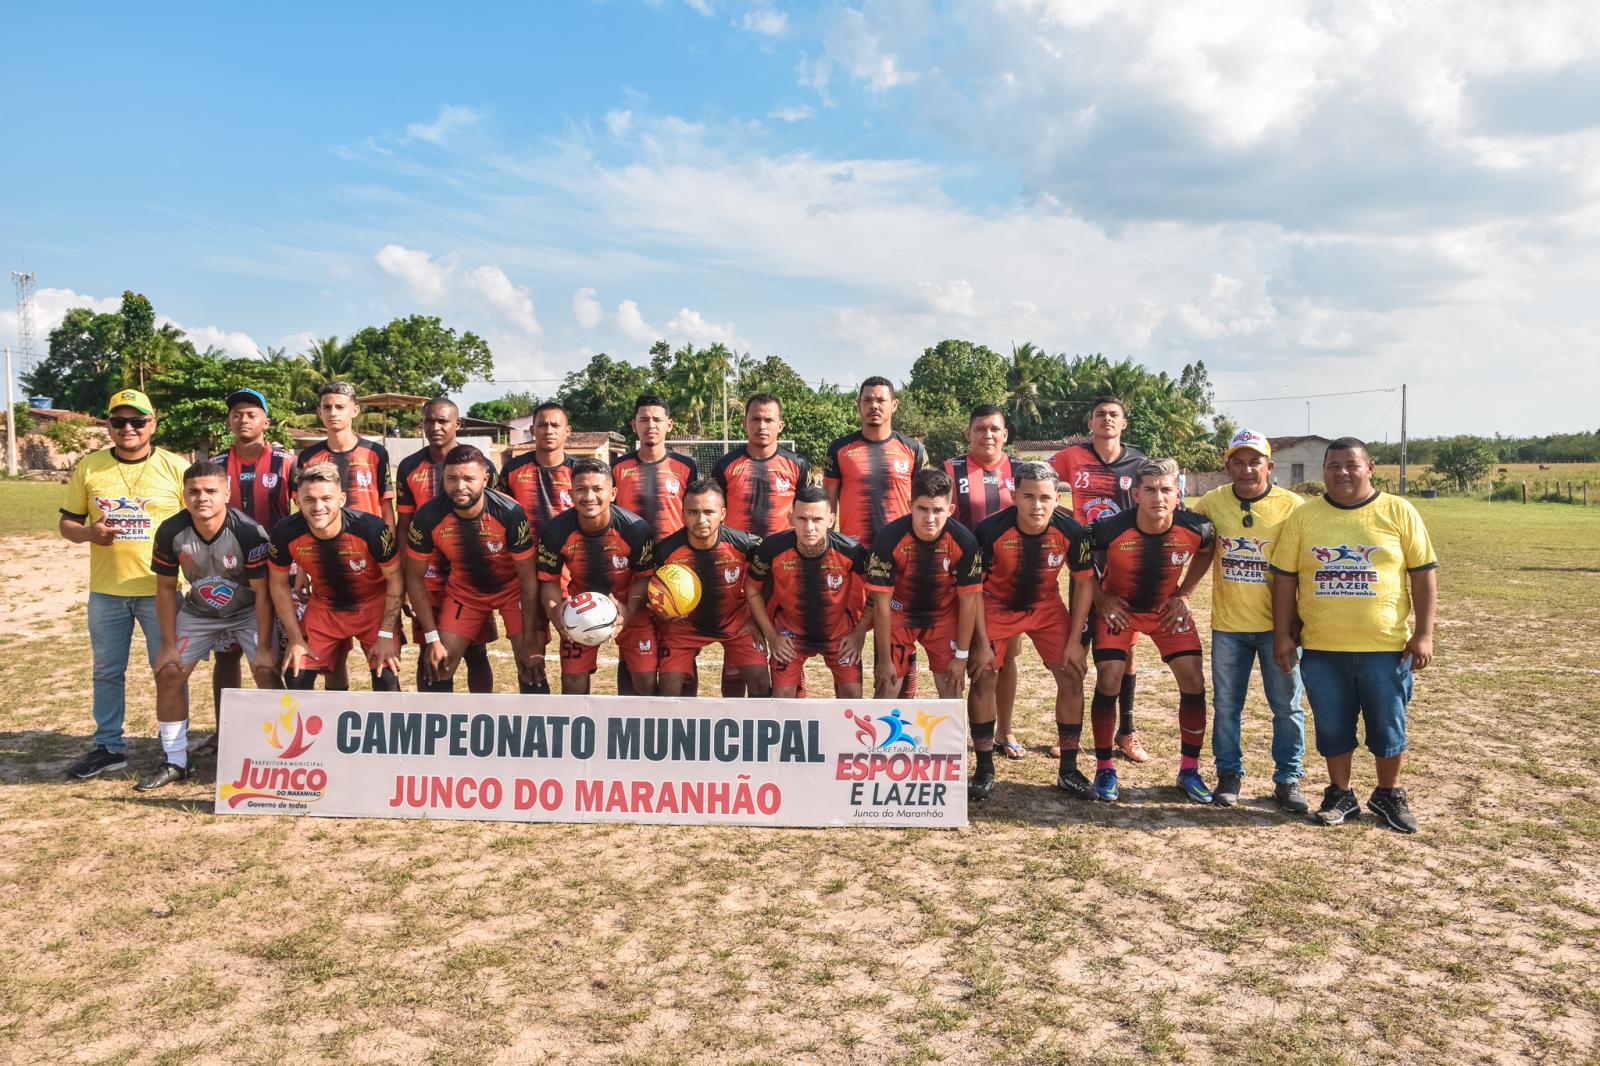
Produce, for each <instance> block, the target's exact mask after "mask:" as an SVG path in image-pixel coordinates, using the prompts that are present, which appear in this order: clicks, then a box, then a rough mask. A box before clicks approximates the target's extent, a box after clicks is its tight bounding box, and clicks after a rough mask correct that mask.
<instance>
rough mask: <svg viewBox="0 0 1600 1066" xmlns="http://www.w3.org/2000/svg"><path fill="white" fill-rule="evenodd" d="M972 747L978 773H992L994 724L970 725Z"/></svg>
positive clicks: (976, 723)
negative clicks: (975, 755)
mask: <svg viewBox="0 0 1600 1066" xmlns="http://www.w3.org/2000/svg"><path fill="white" fill-rule="evenodd" d="M972 747H973V750H974V751H975V752H976V754H977V756H978V763H977V766H978V772H979V773H990V774H993V773H994V723H993V722H974V723H972Z"/></svg>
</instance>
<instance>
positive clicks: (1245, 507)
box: [1239, 500, 1256, 529]
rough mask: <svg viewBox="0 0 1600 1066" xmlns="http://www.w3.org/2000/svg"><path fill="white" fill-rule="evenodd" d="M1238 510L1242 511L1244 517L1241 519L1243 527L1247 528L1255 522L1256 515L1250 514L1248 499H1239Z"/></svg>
mask: <svg viewBox="0 0 1600 1066" xmlns="http://www.w3.org/2000/svg"><path fill="white" fill-rule="evenodd" d="M1239 510H1241V511H1243V512H1244V519H1243V523H1244V528H1246V529H1249V528H1250V527H1251V526H1253V525H1255V524H1256V516H1255V515H1254V514H1252V513H1251V511H1250V501H1249V500H1240V501H1239Z"/></svg>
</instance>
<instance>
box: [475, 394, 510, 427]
mask: <svg viewBox="0 0 1600 1066" xmlns="http://www.w3.org/2000/svg"><path fill="white" fill-rule="evenodd" d="M522 414H523V412H522V411H521V410H520V409H519V408H518V407H517V405H516V404H514V403H512V402H511V401H510V400H507V399H504V398H501V399H498V400H479V401H478V402H477V403H475V404H473V405H472V406H471V407H469V408H467V417H468V418H481V419H484V420H485V421H488V422H509V421H511V420H512V419H513V418H521V417H522Z"/></svg>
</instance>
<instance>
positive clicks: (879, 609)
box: [866, 470, 994, 798]
mask: <svg viewBox="0 0 1600 1066" xmlns="http://www.w3.org/2000/svg"><path fill="white" fill-rule="evenodd" d="M866 577H867V592H868V593H869V594H870V595H871V597H872V610H873V629H874V634H873V637H874V642H875V644H876V652H877V663H876V668H875V670H874V674H873V681H874V685H875V688H876V692H877V698H878V699H880V700H882V699H893V698H894V697H895V696H896V695H897V694H898V693H900V691H901V689H900V681H901V678H903V677H904V676H905V674H906V672H907V671H908V670H910V669H912V667H911V665H910V663H911V655H912V653H913V652H914V651H915V650H916V646H917V644H919V643H920V644H921V645H922V646H923V647H924V648H925V649H927V652H928V665H929V667H931V668H932V670H933V678H934V683H935V684H936V685H937V686H938V689H939V696H940V698H941V699H955V698H957V697H959V696H960V695H961V692H962V689H963V688H964V687H965V685H966V677H967V670H968V666H969V665H970V664H969V662H968V656H969V654H970V651H971V648H972V636H973V633H974V632H975V631H976V627H977V619H978V611H979V594H981V593H982V592H983V553H982V552H981V551H980V550H979V548H978V541H977V538H976V537H974V536H973V535H972V531H971V530H970V529H968V528H967V527H966V526H964V525H962V524H961V523H960V522H957V521H955V520H954V519H952V518H951V517H950V479H949V478H948V477H946V476H945V473H944V471H943V470H918V471H917V473H916V476H915V477H913V478H912V483H911V513H910V514H908V515H904V516H903V517H900V518H897V519H895V520H894V521H893V522H890V523H889V524H888V525H886V526H884V527H883V532H881V533H879V534H878V540H877V543H875V544H874V545H873V546H872V554H871V556H870V557H869V558H868V559H867V571H866ZM978 734H979V730H978V728H977V727H974V733H973V735H974V737H978ZM978 750H979V751H980V753H983V754H982V755H980V760H981V759H982V758H984V757H987V758H988V760H989V761H990V763H991V766H992V763H993V757H994V723H993V722H990V723H989V726H988V739H987V744H986V745H985V744H984V743H982V742H980V743H979V744H978ZM980 765H981V761H980ZM990 772H991V774H992V773H993V771H992V769H991V771H990ZM979 798H982V797H979Z"/></svg>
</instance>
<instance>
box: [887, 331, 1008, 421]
mask: <svg viewBox="0 0 1600 1066" xmlns="http://www.w3.org/2000/svg"><path fill="white" fill-rule="evenodd" d="M1006 377H1007V375H1006V362H1005V360H1004V359H1002V358H1000V356H999V355H998V354H996V353H995V352H994V351H992V350H991V349H990V348H988V347H986V346H985V345H982V344H976V343H974V342H972V341H963V340H944V341H940V342H939V343H938V344H936V345H934V346H933V347H931V348H925V349H923V352H922V355H920V356H919V357H918V358H917V361H916V362H915V363H913V364H911V378H910V380H909V381H907V383H906V388H905V391H906V392H907V393H908V394H910V396H911V397H912V398H914V399H915V401H916V404H917V406H918V408H919V409H920V410H922V411H923V412H925V413H926V414H927V415H928V416H930V417H931V416H934V415H965V414H966V413H967V412H969V411H970V410H972V408H973V407H974V406H975V405H977V404H980V403H994V404H999V403H1004V402H1005V400H1006V394H1007V381H1006Z"/></svg>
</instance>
